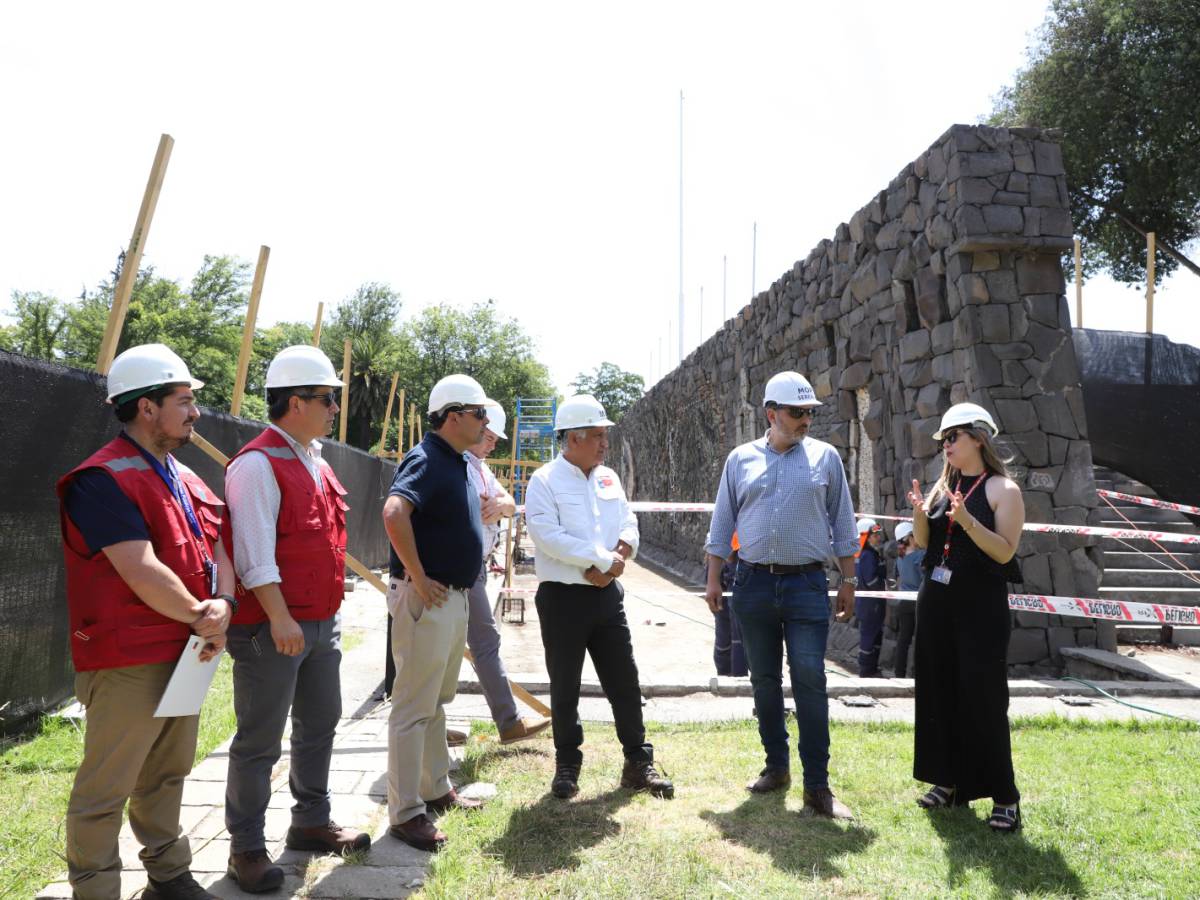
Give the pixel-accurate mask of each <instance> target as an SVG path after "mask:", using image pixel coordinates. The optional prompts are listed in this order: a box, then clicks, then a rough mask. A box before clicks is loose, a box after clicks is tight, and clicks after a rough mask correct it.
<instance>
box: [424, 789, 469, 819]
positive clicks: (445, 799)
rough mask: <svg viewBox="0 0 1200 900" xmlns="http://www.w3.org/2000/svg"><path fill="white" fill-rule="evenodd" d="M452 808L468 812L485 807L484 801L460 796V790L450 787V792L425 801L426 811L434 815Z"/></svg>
mask: <svg viewBox="0 0 1200 900" xmlns="http://www.w3.org/2000/svg"><path fill="white" fill-rule="evenodd" d="M451 809H463V810H466V811H467V812H472V811H473V810H476V809H483V801H482V800H473V799H471V798H469V797H460V796H458V791H456V790H455V789H454V788H450V793H448V794H443V795H442V796H440V797H438V798H437V799H436V800H426V801H425V811H426V812H427V813H429V814H430V815H433V816H440V815H441V814H442V813H444V812H447V811H449V810H451Z"/></svg>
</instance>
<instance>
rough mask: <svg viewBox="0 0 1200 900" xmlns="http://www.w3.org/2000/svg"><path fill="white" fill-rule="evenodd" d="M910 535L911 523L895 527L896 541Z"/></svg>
mask: <svg viewBox="0 0 1200 900" xmlns="http://www.w3.org/2000/svg"><path fill="white" fill-rule="evenodd" d="M911 535H912V522H901V523H900V524H899V525H897V526H896V540H898V541H902V540H904V539H905V538H906V537H910V536H911Z"/></svg>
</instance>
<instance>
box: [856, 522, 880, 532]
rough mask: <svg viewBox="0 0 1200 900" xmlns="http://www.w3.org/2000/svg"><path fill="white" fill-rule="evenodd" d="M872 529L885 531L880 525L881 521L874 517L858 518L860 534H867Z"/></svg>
mask: <svg viewBox="0 0 1200 900" xmlns="http://www.w3.org/2000/svg"><path fill="white" fill-rule="evenodd" d="M871 531H883V529H882V528H881V527H880V526H879V523H878V522H876V521H875V520H874V519H859V520H858V533H859V534H867V533H868V532H871Z"/></svg>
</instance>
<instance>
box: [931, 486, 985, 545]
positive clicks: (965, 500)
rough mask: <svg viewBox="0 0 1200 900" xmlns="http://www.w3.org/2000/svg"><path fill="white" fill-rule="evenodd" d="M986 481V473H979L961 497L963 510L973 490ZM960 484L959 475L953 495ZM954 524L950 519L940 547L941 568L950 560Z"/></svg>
mask: <svg viewBox="0 0 1200 900" xmlns="http://www.w3.org/2000/svg"><path fill="white" fill-rule="evenodd" d="M987 480H988V473H987V472H986V471H985V472H981V473H980V474H979V479H978V480H977V481H976V482H975V483H974V484H973V485H971V489H970V490H969V491H967V496H965V497H963V499H962V505H963V507H964V508H966V505H967V501H968V500H970V499H971V495H972V494H973V493H975V488H977V487H979V486H980V485H981V484H983V483H984V482H985V481H987ZM960 484H962V476H961V475H960V476H959V477H958V481H956V482H954V491H955V493H957V492H958V486H959V485H960ZM948 509H949V507H947V510H948ZM947 518H949V513H948V512H947ZM956 524H957V523H956V522H955V521H954V520H953V519H950V523H949V524H948V525H947V526H946V544H945V546H943V547H942V565H943V566H944V565H945V564H946V560H947V559H949V558H950V535H951V534H952V533H953V532H954V526H955V525H956Z"/></svg>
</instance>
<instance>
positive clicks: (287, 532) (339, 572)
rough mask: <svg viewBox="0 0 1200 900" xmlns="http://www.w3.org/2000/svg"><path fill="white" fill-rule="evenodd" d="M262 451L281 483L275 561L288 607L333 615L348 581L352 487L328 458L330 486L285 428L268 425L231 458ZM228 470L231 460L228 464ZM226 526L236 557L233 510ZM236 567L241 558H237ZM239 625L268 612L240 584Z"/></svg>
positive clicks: (299, 615) (313, 615) (302, 613)
mask: <svg viewBox="0 0 1200 900" xmlns="http://www.w3.org/2000/svg"><path fill="white" fill-rule="evenodd" d="M252 451H257V452H259V453H262V454H263V455H265V456H266V457H267V459H268V460H269V461H270V463H271V470H272V471H273V472H274V473H275V482H276V483H277V484H278V485H279V494H280V497H279V516H278V519H277V520H276V529H275V564H276V565H277V566H279V579H280V581H281V584H280V585H279V589H280V591H282V593H283V599H284V600H285V601H287V606H288V612H290V613H291V614H292V618H294V619H296V620H297V621H299V622H304V621H316V620H321V619H328V618H331V617H332V616H333V614H334V613H336V612H337V611H338V610H339V609H341V606H342V595H343V593H344V592H345V581H346V510H348V509H349V508H350V507H349V505H347V503H346V501H345V499H344V497H345V494H346V489H345V488H344V487H342V483H341V482H340V481H338V480H337V476H336V475H334V474H333V469H332V468H330V467H329V465H328V464H324V465H322V466H321V478H322V480H323V481H324V484H325V490H323V491H320V490H317V486H316V483H315V482H314V481H313V477H312V475H311V474H309V471H308V469H307V468H306V467H305V465H304V463H302V462H300V460H299V459H297V458H296V452H295V451H294V450H293V449H292V445H291V444H289V443H288V442H287V441H286V440H285V439H284V437H283V435H281V434H280V433H279V432H277V431H276V430H275V429H273V428H268V429H267V430H266V431H264V432H263V433H262V434H260V435H259V436H258V437H256V438H255V439H254V440H252V441H251V442H250V443H248V444H247V445H246V446H245V447H243V448H242V449H241V450H239V451H238V452H237V453H236V454H234V456H233V458H232V459H230V460H229V463H230V464H232V463H233V460H234V459H237V458H238V457H239V456H241V455H242V454H243V453H250V452H252ZM226 470H228V465H227V466H226ZM230 519H231V523H230V524H231V527H229V528H226V529H225V535H224V539H225V549H226V550H227V551H229V558H230V559H234V552H233V547H234V542H233V527H232V516H231V517H230ZM234 568H235V569H236V568H237V561H236V560H234ZM237 598H238V604H239V608H238V614H237V615H236V616H234V618H233V621H234V622H235V623H237V624H239V625H250V624H255V623H258V622H265V621H266V620H267V614H266V613H265V612H264V611H263V608H262V605H261V604H260V603H259V602H258V598H257V597H256V596H255V595H254V591H253V590H251V589H249V588H246V587H245V586H243V585H242V583H241V581H240V580H239V581H238V585H237Z"/></svg>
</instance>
